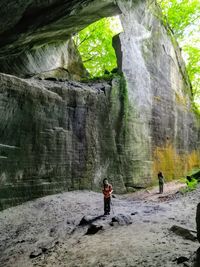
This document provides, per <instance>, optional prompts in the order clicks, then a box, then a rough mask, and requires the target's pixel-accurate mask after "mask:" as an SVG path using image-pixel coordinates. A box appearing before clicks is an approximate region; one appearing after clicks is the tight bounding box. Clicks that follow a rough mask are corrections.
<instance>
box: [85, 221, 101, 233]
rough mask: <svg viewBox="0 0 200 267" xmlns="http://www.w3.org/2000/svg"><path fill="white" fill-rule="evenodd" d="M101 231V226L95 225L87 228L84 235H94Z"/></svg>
mask: <svg viewBox="0 0 200 267" xmlns="http://www.w3.org/2000/svg"><path fill="white" fill-rule="evenodd" d="M102 229H103V226H102V225H99V226H98V225H95V224H91V225H90V226H89V227H88V230H87V232H86V235H95V234H96V233H97V232H99V231H100V230H102Z"/></svg>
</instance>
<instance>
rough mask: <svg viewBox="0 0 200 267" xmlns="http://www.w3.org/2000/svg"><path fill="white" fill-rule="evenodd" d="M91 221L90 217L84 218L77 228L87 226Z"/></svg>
mask: <svg viewBox="0 0 200 267" xmlns="http://www.w3.org/2000/svg"><path fill="white" fill-rule="evenodd" d="M91 220H92V218H91V217H87V216H84V217H83V218H82V219H81V221H80V223H79V226H84V225H87V224H90V221H91Z"/></svg>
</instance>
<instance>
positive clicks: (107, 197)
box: [102, 178, 113, 215]
mask: <svg viewBox="0 0 200 267" xmlns="http://www.w3.org/2000/svg"><path fill="white" fill-rule="evenodd" d="M102 192H103V194H104V215H109V214H110V204H111V196H112V192H113V189H112V185H111V184H109V183H108V180H107V179H106V178H105V179H104V180H103V189H102Z"/></svg>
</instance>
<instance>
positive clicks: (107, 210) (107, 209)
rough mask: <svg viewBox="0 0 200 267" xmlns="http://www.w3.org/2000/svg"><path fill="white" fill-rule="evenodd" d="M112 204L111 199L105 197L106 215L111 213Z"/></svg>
mask: <svg viewBox="0 0 200 267" xmlns="http://www.w3.org/2000/svg"><path fill="white" fill-rule="evenodd" d="M110 203H111V198H110V197H108V198H105V197H104V213H110Z"/></svg>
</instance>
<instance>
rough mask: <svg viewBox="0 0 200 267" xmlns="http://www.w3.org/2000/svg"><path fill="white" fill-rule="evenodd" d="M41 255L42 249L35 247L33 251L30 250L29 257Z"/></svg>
mask: <svg viewBox="0 0 200 267" xmlns="http://www.w3.org/2000/svg"><path fill="white" fill-rule="evenodd" d="M40 255H42V249H41V248H36V249H35V250H34V251H32V252H31V254H30V256H29V257H30V259H34V258H36V257H38V256H40Z"/></svg>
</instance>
